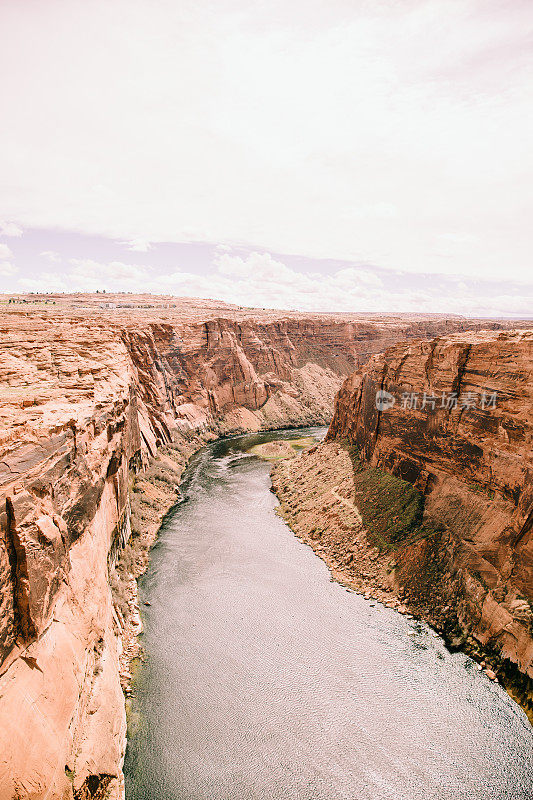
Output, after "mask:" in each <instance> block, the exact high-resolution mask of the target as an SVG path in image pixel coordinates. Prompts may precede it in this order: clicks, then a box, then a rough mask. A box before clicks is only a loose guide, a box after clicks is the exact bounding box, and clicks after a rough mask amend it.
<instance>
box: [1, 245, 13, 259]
mask: <svg viewBox="0 0 533 800" xmlns="http://www.w3.org/2000/svg"><path fill="white" fill-rule="evenodd" d="M12 255H13V253H12V252H11V250H10V249H9V247H8V246H7V244H3V242H0V258H2V259H3V258H11V257H12Z"/></svg>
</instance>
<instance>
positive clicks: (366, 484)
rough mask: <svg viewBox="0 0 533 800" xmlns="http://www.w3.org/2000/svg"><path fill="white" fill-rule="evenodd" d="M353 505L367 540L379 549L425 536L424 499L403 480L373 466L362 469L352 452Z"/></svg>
mask: <svg viewBox="0 0 533 800" xmlns="http://www.w3.org/2000/svg"><path fill="white" fill-rule="evenodd" d="M351 455H352V461H353V465H354V486H355V503H356V505H357V507H358V509H359V511H360V514H361V518H362V520H363V524H364V526H365V528H367V530H368V532H369V534H370V538H371V539H372V540H373V543H374V544H375V545H376V546H377V547H379V549H380V550H392V549H394V548H395V547H398V545H400V544H405V543H407V542H412V541H415V540H417V539H419V538H423V537H424V536H427V535H428V534H429V533H430V531H429V530H428V529H426V528H425V527H424V526H423V525H422V517H423V514H424V498H423V496H422V493H421V492H419V491H418V490H417V489H415V487H414V486H413V485H412V484H411V483H408V482H407V481H404V480H402V479H401V478H397V477H396V476H395V475H391V474H390V473H388V472H384V471H383V470H381V469H376V468H374V467H365V466H364V465H363V464H362V463H361V461H360V460H359V459H358V457H357V455H356V454H355V453H352V454H351Z"/></svg>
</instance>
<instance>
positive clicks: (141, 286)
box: [65, 258, 151, 292]
mask: <svg viewBox="0 0 533 800" xmlns="http://www.w3.org/2000/svg"><path fill="white" fill-rule="evenodd" d="M69 264H70V265H71V268H70V269H69V271H68V272H67V274H66V276H65V277H66V279H67V281H68V282H69V283H70V284H73V285H75V286H77V288H78V291H83V290H85V289H86V290H87V291H93V290H96V289H115V290H117V291H121V290H122V289H128V290H129V291H133V290H135V291H138V292H144V291H147V288H146V287H147V286H148V282H149V280H150V273H151V269H150V267H145V266H139V265H138V264H125V263H123V262H122V261H110V262H107V263H100V262H98V261H93V260H92V259H89V258H71V259H70V261H69Z"/></svg>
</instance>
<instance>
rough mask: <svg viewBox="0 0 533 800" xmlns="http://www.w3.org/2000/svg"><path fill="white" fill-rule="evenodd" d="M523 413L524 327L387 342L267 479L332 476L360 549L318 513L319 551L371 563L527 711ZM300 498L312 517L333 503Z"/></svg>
mask: <svg viewBox="0 0 533 800" xmlns="http://www.w3.org/2000/svg"><path fill="white" fill-rule="evenodd" d="M383 393H386V394H383ZM376 396H377V397H378V401H379V402H378V403H376ZM532 420H533V331H532V330H529V331H527V330H525V331H515V332H501V333H495V332H485V333H479V332H478V333H467V334H455V335H452V336H446V337H438V338H434V339H432V340H430V341H420V342H415V343H411V344H409V343H403V344H397V345H395V346H393V347H391V348H389V349H388V350H387V351H386V352H385V353H384V354H382V355H379V356H374V357H373V358H372V359H371V360H370V361H369V362H368V363H367V364H366V365H365V366H364V367H362V368H361V369H360V370H359V371H358V372H356V373H354V374H353V375H351V376H350V377H349V378H347V379H346V381H345V382H344V383H343V385H342V387H341V389H340V391H339V394H338V396H337V400H336V406H335V414H334V418H333V421H332V423H331V426H330V429H329V432H328V436H327V442H326V443H325V444H324V445H322V448H323V452H322V453H321V451H320V448H319V450H318V451H315V452H314V453H313V454H311V455H310V456H304V457H303V458H302V459H297V460H296V461H294V462H291V464H290V465H289V466H287V465H283V466H281V467H280V468H279V470H281V474H280V475H278V477H277V478H275V482H277V483H278V484H279V485H280V496H281V499H282V500H284V498H285V502H286V503H287V497H288V496H289V495H288V494H287V485H286V484H287V476H286V475H284V473H283V471H285V472H286V471H287V470H289V469H290V470H292V475H291V480H292V481H302V480H304V482H305V480H307V481H308V483H309V480H310V476H311V477H312V475H313V474H314V473H313V470H315V472H316V470H317V469H318V468H319V466H320V469H321V471H322V472H323V474H322V475H321V476H320V478H319V480H320V482H321V483H322V484H324V485H326V484H327V482H328V480H330V482H331V483H332V484H340V485H341V487H342V488H341V490H342V492H343V496H344V497H345V499H347V500H348V501H350V502H352V503H354V504H355V506H356V507H357V508H358V510H359V511H360V512H361V513H360V516H361V517H362V523H363V527H364V528H365V536H364V537H363V538H364V546H362V544H361V542H360V541H359V539H361V535H360V534H361V526H360V525H357V524H356V523H354V522H353V520H352V521H349V524H346V525H345V529H344V531H343V530H342V528H340V526H339V525H337V526H336V528H335V533H332V532H331V530H330V529H329V528H328V527H327V524H326V526H325V528H324V530H325V534H324V535H321V536H319V537H318V538H319V539H320V541H319V544H320V546H321V547H322V548H324V549H325V550H326V552H327V554H328V555H329V558H330V560H332V561H333V563H334V564H337V565H339V566H340V567H342V569H344V571H345V572H347V573H348V574H352V575H355V576H357V575H359V577H361V569H362V566H361V565H364V567H365V569H367V568H368V567H369V566H370V567H371V569H370V571H366V572H365V575H364V576H363V577H369V578H372V579H373V585H374V587H376V588H378V589H385V590H386V592H389V593H390V592H391V591H393V592H394V593H395V594H396V595H397V596H398V595H399V597H400V599H401V601H402V602H404V603H405V604H406V605H407V606H408V607H409V608H410V609H411V610H412V611H413V612H414V613H417V614H419V615H420V616H423V617H424V618H425V619H427V620H429V621H430V622H431V623H432V624H433V625H434V626H435V627H436V628H437V629H438V630H440V631H441V632H443V634H444V635H445V636H446V638H447V639H448V641H449V642H450V644H451V645H452V646H454V647H461V648H464V649H466V650H467V651H468V652H470V653H471V654H472V655H473V656H474V657H476V658H477V659H478V660H480V661H482V660H484V661H485V662H486V663H487V664H490V666H491V668H492V669H491V672H492V671H494V672H495V673H497V675H498V677H499V678H500V680H501V681H502V682H503V683H504V684H505V685H506V686H507V687H508V688H509V691H510V692H511V693H512V694H513V695H514V696H515V697H516V698H517V699H518V700H519V701H520V702H521V703H522V705H523V706H524V708H525V709H526V710H527V711H528V713H529V714H530V716H531V713H532V711H533V703H532V700H533V691H532V687H533V538H532V531H533V446H532V443H533V423H532ZM340 445H342V446H343V448H344V452H345V455H344V456H342V457H340V456H339V457H337V456H338V453H339V446H340ZM332 447H333V448H334V451H335V452H333V451H332V452H330V450H331V448H332ZM346 453H348V454H349V456H350V459H349V460H350V461H351V468H350V469H348V468H347V464H348V457H347V455H346ZM339 458H340V460H339ZM306 459H307V461H306ZM336 459H337V460H336ZM298 462H299V464H298ZM330 473H331V474H330ZM348 473H351V474H348ZM316 481H317V479H315V484H316ZM315 491H316V485H315ZM309 498H310V495H309V492H308V494H307V498H306V499H307V502H308V503H310V507H314V510H315V523H314V525H315V528H316V526H317V522H318V526H319V527H320V524H321V523H322V522H323V521H324V519H325V517H326V516H327V515H328V514H329V513H330V512H331V511H332V508H331V507H332V506H335V507H337V506H338V503H335V501H334V499H332V498H331V497H330V498H329V501H328V503H329V506H331V507H329V506H328V507H324V504H323V503H322V501H321V500H320V502H318V500H316V499H315V501H313V500H312V499H311V500H310V499H309ZM295 505H296V504H295V502H294V498H293V502H292V507H293V512H294V507H295ZM288 510H289V511H290V510H291V509H290V505H289V506H288ZM334 511H335V510H334ZM294 513H295V512H294ZM335 513H336V511H335ZM297 523H298V524H300V525H302V526H303V528H304V529H305V531H306V532H307V534H308V535H309V531H310V530H311V529H310V522H307V521H306V520H305V519H304V518H300V519H299V520H298V519H297ZM354 532H355V533H354ZM311 538H312V537H311ZM354 548H355V552H356V553H357V551H358V550H359V559H360V561H359V564H357V558H355V559H354ZM369 554H371V556H372V558H371V559H370V560H371V561H372V564H370V565H369V563H368V561H369V558H368V556H369Z"/></svg>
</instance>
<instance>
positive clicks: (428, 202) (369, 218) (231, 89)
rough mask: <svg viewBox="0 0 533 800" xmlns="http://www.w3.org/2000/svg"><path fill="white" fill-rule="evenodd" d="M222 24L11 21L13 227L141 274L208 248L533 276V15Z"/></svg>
mask: <svg viewBox="0 0 533 800" xmlns="http://www.w3.org/2000/svg"><path fill="white" fill-rule="evenodd" d="M528 6H529V8H528ZM206 9H207V6H206V4H204V3H180V4H176V3H175V2H173V1H172V0H159V1H158V2H157V3H150V2H149V0H138V2H135V3H134V4H132V3H131V2H129V0H114V2H112V3H103V2H95V3H91V4H89V3H86V2H83V0H70V2H69V3H67V4H65V3H33V4H32V13H31V14H30V15H28V14H27V13H26V4H24V3H14V2H11V3H3V4H0V25H1V26H2V31H3V33H4V42H3V46H2V48H1V50H0V70H2V73H3V74H9V75H10V80H9V81H4V82H3V83H2V86H1V87H0V103H1V107H2V109H3V111H4V114H5V116H6V118H7V119H9V125H4V126H2V127H1V129H0V170H1V172H2V176H3V183H4V185H5V186H6V187H12V188H11V190H10V191H9V192H6V191H4V193H3V199H0V214H2V215H3V216H5V217H6V218H11V217H13V218H16V219H17V220H18V221H19V223H20V224H23V225H24V226H25V228H26V227H29V226H33V227H39V228H45V229H50V228H62V229H67V230H71V231H72V230H77V231H82V232H84V233H87V234H91V235H92V234H99V235H106V236H109V237H112V238H114V239H115V240H117V241H121V242H127V243H128V244H127V245H126V246H127V247H129V248H130V249H132V252H137V253H139V252H140V253H142V252H147V250H146V249H145V248H147V246H148V243H149V242H182V241H209V242H213V243H216V242H226V243H229V244H234V245H243V246H244V245H245V246H247V247H249V248H250V249H253V250H255V251H257V252H261V251H270V252H276V253H290V254H297V255H301V256H308V257H316V258H331V259H338V260H340V259H342V260H346V261H349V262H353V263H355V262H357V263H363V262H365V263H372V264H376V265H378V266H380V267H382V268H386V269H399V270H402V271H404V272H406V273H416V274H418V275H423V274H426V273H433V274H441V273H447V274H458V275H464V276H466V277H468V276H470V277H474V276H475V277H478V278H482V277H483V276H487V275H491V276H492V277H494V278H497V277H498V276H501V275H502V273H503V272H505V274H506V276H507V278H508V279H518V278H520V277H524V276H527V275H528V274H529V272H530V269H531V251H532V246H531V245H532V243H531V238H530V237H531V234H530V227H531V226H530V225H529V221H530V220H531V218H532V217H533V213H532V212H533V209H532V206H531V204H532V200H531V190H530V187H531V184H532V180H533V151H532V148H531V145H530V142H531V127H530V119H531V112H530V107H531V80H532V79H531V70H530V64H531V55H530V52H529V51H528V47H527V46H528V39H527V37H528V31H529V30H530V23H531V7H530V4H528V3H510V2H506V3H496V2H487V1H486V0H462V1H461V2H443V0H424V1H423V2H421V1H418V2H404V3H398V2H392V0H383V2H377V3H369V2H355V3H354V2H350V0H334V2H332V3H328V4H325V3H323V2H322V3H321V2H319V1H318V0H305V2H304V0H294V2H291V3H287V2H286V0H285V2H282V0H272V2H271V3H266V4H265V3H263V4H260V3H249V2H245V0H219V2H217V3H212V4H210V5H209V13H207V11H206ZM66 29H68V31H69V35H68V36H65V35H64V31H65V30H66ZM43 30H46V31H47V35H46V36H42V31H43ZM28 41H31V42H32V57H31V58H21V57H20V53H22V52H25V51H26V49H27V42H28ZM95 53H98V58H95V57H94V54H95ZM65 64H68V69H65ZM110 75H112V76H113V80H112V81H111V80H110V78H109V76H110ZM191 75H192V76H194V79H193V80H191ZM28 101H30V103H31V107H32V113H33V115H34V117H35V119H39V120H40V124H39V125H38V126H35V125H28V116H27V109H28ZM125 143H127V146H126V145H125ZM447 232H451V233H452V235H453V236H456V237H457V236H459V238H458V239H457V238H455V240H453V241H449V240H448V241H446V240H444V241H443V240H440V239H439V236H441V235H442V234H444V235H445V236H446V235H447Z"/></svg>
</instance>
